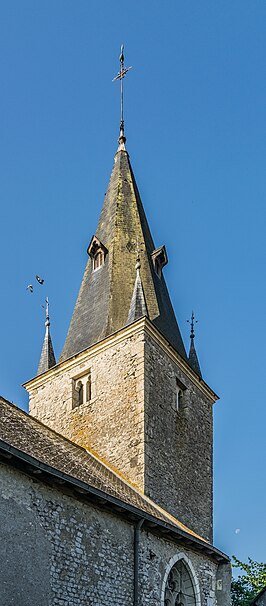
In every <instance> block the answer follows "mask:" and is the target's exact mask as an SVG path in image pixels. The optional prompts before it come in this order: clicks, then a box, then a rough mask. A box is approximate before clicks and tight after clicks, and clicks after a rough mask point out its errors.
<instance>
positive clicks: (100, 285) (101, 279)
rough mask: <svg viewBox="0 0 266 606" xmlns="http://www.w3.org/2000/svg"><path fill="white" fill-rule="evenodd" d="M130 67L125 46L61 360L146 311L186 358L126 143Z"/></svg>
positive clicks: (163, 258) (160, 251)
mask: <svg viewBox="0 0 266 606" xmlns="http://www.w3.org/2000/svg"><path fill="white" fill-rule="evenodd" d="M130 69H131V68H130V67H128V68H127V67H125V65H124V47H123V46H122V47H121V55H120V69H119V72H118V75H117V76H116V77H115V78H114V80H119V81H120V85H121V89H120V100H121V115H120V136H119V139H118V143H119V147H118V150H117V153H116V155H115V161H114V166H113V170H112V174H111V178H110V181H109V186H108V189H107V193H106V195H105V200H104V205H103V208H102V212H101V216H100V220H99V223H98V227H97V230H96V233H95V235H94V236H93V237H92V239H91V241H90V244H89V247H88V254H89V260H88V263H87V266H86V269H85V273H84V276H83V280H82V284H81V288H80V291H79V295H78V299H77V302H76V305H75V309H74V313H73V316H72V319H71V322H70V326H69V330H68V334H67V338H66V341H65V344H64V347H63V351H62V353H61V356H60V360H59V361H60V362H62V361H63V360H66V359H67V358H70V357H71V356H74V355H75V354H77V353H78V352H80V351H83V350H84V349H87V348H88V347H91V345H94V344H95V343H97V342H99V341H101V340H102V339H104V338H105V337H107V336H109V335H111V334H113V333H114V332H116V331H118V330H120V329H122V328H124V327H125V326H127V324H128V323H129V322H133V321H134V319H136V317H140V314H141V315H147V316H148V317H149V319H150V320H151V322H153V324H154V325H155V326H156V327H157V328H158V330H159V331H160V332H162V333H163V335H164V336H165V337H166V339H167V340H168V341H169V342H170V343H171V345H172V346H173V347H174V348H175V349H176V350H177V351H178V353H179V354H180V355H181V356H183V358H185V360H187V355H186V352H185V348H184V345H183V341H182V337H181V335H180V331H179V328H178V325H177V321H176V318H175V314H174V310H173V308H172V304H171V301H170V297H169V294H168V291H167V287H166V284H165V281H164V277H163V273H162V269H163V267H164V265H166V263H167V255H166V250H165V247H164V246H161V247H160V248H157V249H155V246H154V243H153V240H152V236H151V233H150V230H149V226H148V222H147V219H146V216H145V213H144V209H143V206H142V202H141V199H140V195H139V192H138V188H137V185H136V181H135V178H134V174H133V171H132V168H131V164H130V161H129V155H128V153H127V151H126V148H125V141H126V138H125V131H124V92H123V80H124V77H125V75H126V73H127V72H128V71H129V70H130ZM137 242H141V243H142V245H143V251H142V252H143V254H142V262H141V278H140V272H139V268H137V277H136V274H135V271H134V264H135V254H136V243H137ZM132 292H133V297H132ZM128 310H130V312H129V313H128Z"/></svg>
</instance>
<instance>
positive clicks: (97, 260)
mask: <svg viewBox="0 0 266 606" xmlns="http://www.w3.org/2000/svg"><path fill="white" fill-rule="evenodd" d="M102 265H103V252H102V250H99V251H98V252H97V253H96V255H95V256H94V257H93V269H94V270H95V269H99V268H100V267H101V266H102Z"/></svg>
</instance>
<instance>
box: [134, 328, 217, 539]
mask: <svg viewBox="0 0 266 606" xmlns="http://www.w3.org/2000/svg"><path fill="white" fill-rule="evenodd" d="M176 379H178V380H179V381H181V383H182V384H183V385H184V386H186V389H185V391H183V395H182V399H181V405H180V406H181V408H180V411H177V406H176ZM212 431H213V428H212V404H211V402H210V400H209V399H208V398H207V397H204V394H203V393H202V391H201V390H200V389H198V388H197V386H196V385H194V383H192V381H191V380H190V379H189V378H188V377H187V376H186V375H185V374H184V373H183V372H182V371H181V370H180V368H179V367H178V366H177V364H175V363H174V361H173V360H172V359H171V358H170V357H169V356H168V355H167V354H166V352H165V351H163V349H162V348H161V347H160V345H159V344H158V343H156V342H155V341H154V340H153V339H152V338H151V337H149V336H147V337H146V339H145V493H146V494H147V495H148V496H150V497H151V498H152V499H153V500H154V501H156V502H157V503H159V504H160V505H161V506H162V507H164V508H165V509H167V511H169V512H170V513H172V514H173V515H174V516H176V517H177V518H178V519H179V520H181V521H182V522H183V523H184V524H186V525H187V526H189V528H191V529H193V530H194V531H195V532H197V533H198V534H200V535H201V536H203V537H204V538H206V539H208V540H209V541H210V542H211V541H212V516H213V494H212V490H213V486H212V477H213V461H212V457H213V434H212Z"/></svg>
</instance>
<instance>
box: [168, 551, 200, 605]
mask: <svg viewBox="0 0 266 606" xmlns="http://www.w3.org/2000/svg"><path fill="white" fill-rule="evenodd" d="M200 602H201V601H200V590H199V584H198V581H197V579H196V576H195V574H194V571H193V567H192V565H191V563H190V561H189V559H188V558H187V556H186V555H185V554H178V555H177V556H176V557H174V558H172V560H171V561H170V562H169V565H168V567H167V570H166V574H165V578H164V581H163V585H162V598H161V606H200Z"/></svg>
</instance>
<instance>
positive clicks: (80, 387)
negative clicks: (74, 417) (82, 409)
mask: <svg viewBox="0 0 266 606" xmlns="http://www.w3.org/2000/svg"><path fill="white" fill-rule="evenodd" d="M77 393H78V398H77V400H78V401H77V404H78V406H80V404H83V385H82V383H81V381H79V382H78V383H77Z"/></svg>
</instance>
